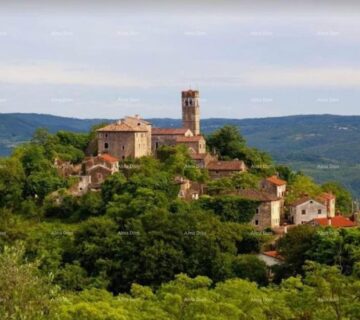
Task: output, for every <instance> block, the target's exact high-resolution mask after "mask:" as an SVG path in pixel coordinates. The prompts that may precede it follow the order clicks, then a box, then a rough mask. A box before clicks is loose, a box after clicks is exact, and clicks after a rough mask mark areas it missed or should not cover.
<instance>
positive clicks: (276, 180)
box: [266, 176, 286, 186]
mask: <svg viewBox="0 0 360 320" xmlns="http://www.w3.org/2000/svg"><path fill="white" fill-rule="evenodd" d="M266 181H269V182H271V183H272V184H274V185H276V186H283V185H284V184H286V181H285V180H282V179H280V178H278V177H277V176H272V177H269V178H266Z"/></svg>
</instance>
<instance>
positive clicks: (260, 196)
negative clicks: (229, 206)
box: [236, 189, 279, 202]
mask: <svg viewBox="0 0 360 320" xmlns="http://www.w3.org/2000/svg"><path fill="white" fill-rule="evenodd" d="M236 194H237V195H239V196H240V197H241V198H245V199H249V200H255V201H263V202H269V201H277V200H279V198H278V197H277V196H275V195H273V194H271V193H268V192H265V191H260V190H256V189H242V190H239V191H238V192H237V193H236Z"/></svg>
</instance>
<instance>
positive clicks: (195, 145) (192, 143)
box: [176, 135, 206, 154]
mask: <svg viewBox="0 0 360 320" xmlns="http://www.w3.org/2000/svg"><path fill="white" fill-rule="evenodd" d="M176 144H184V145H185V146H186V147H187V148H188V149H189V151H190V153H200V154H204V153H206V141H205V138H204V137H203V136H201V135H200V136H193V137H177V138H176Z"/></svg>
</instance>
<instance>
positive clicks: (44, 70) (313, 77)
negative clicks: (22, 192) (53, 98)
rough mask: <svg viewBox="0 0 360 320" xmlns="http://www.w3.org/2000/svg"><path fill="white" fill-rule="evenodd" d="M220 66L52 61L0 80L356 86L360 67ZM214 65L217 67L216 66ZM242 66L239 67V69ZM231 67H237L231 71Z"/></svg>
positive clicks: (14, 68) (6, 71) (8, 70)
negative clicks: (121, 67)
mask: <svg viewBox="0 0 360 320" xmlns="http://www.w3.org/2000/svg"><path fill="white" fill-rule="evenodd" d="M227 67H228V68H226V69H227V70H231V71H229V72H227V70H226V69H225V70H224V69H222V71H221V74H217V73H216V70H213V71H210V70H208V71H207V72H202V76H201V77H199V76H198V73H196V74H193V73H188V74H187V75H186V76H185V77H184V76H183V75H176V74H172V73H170V72H166V73H165V74H163V75H162V77H158V76H156V77H155V76H153V75H151V74H145V75H144V76H142V77H141V78H137V77H134V76H128V75H126V74H117V73H115V72H101V71H95V70H91V69H87V68H80V67H74V66H63V65H55V64H43V65H40V64H38V65H0V83H1V82H2V83H7V84H19V85H20V84H28V85H82V86H93V87H99V88H100V87H113V88H151V87H152V88H153V87H164V88H165V87H183V86H184V85H187V84H189V83H193V84H194V83H196V84H197V85H198V86H200V87H215V86H217V87H244V86H250V87H269V88H271V87H274V88H276V87H299V88H304V87H308V88H309V87H310V88H311V87H338V88H345V87H357V86H360V68H353V69H351V68H345V67H344V68H342V67H334V68H306V67H299V66H297V67H294V68H284V67H255V68H251V67H248V68H245V67H242V68H241V67H240V68H239V66H238V65H234V66H232V67H231V64H229V65H228V66H227ZM215 69H217V68H216V67H215ZM239 69H241V70H239ZM233 70H239V71H237V72H234V71H233Z"/></svg>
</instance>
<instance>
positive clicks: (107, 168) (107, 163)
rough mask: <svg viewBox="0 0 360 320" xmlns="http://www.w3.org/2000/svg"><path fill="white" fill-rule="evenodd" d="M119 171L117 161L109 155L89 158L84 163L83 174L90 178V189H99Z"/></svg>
mask: <svg viewBox="0 0 360 320" xmlns="http://www.w3.org/2000/svg"><path fill="white" fill-rule="evenodd" d="M118 171H119V159H118V158H115V157H113V156H110V155H109V154H102V155H98V156H96V157H89V158H87V159H86V160H85V161H84V173H85V175H87V176H90V187H91V188H92V189H98V188H100V186H101V184H102V183H103V182H104V180H105V179H106V178H107V177H108V176H109V175H112V174H114V173H115V172H118Z"/></svg>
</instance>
